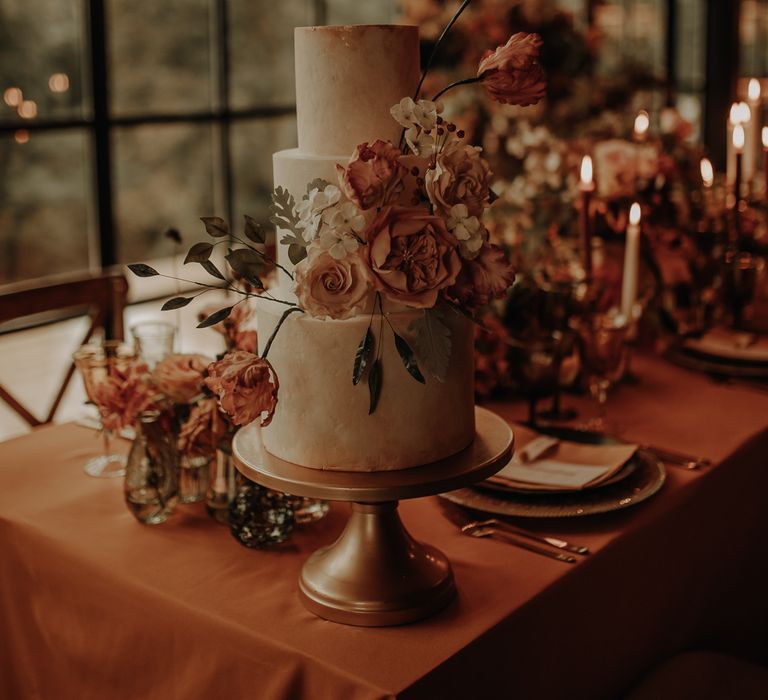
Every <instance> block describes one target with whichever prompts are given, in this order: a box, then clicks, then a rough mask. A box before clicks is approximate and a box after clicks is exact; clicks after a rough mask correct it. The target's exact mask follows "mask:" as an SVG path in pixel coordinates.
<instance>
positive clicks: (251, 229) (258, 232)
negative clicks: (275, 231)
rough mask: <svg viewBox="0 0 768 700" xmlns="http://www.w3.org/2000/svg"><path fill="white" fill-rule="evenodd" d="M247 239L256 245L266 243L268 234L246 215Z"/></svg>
mask: <svg viewBox="0 0 768 700" xmlns="http://www.w3.org/2000/svg"><path fill="white" fill-rule="evenodd" d="M244 230H245V237H246V238H247V239H248V240H249V241H253V242H254V243H266V241H267V232H266V231H265V230H264V227H263V226H262V225H261V224H260V223H258V222H257V221H256V219H254V218H253V217H251V216H248V214H246V215H245V229H244Z"/></svg>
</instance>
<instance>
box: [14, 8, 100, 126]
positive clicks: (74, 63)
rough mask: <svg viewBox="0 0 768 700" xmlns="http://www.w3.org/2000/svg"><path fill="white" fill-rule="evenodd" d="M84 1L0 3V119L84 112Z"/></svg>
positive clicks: (71, 114) (20, 120) (78, 115)
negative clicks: (82, 78) (1, 99)
mask: <svg viewBox="0 0 768 700" xmlns="http://www.w3.org/2000/svg"><path fill="white" fill-rule="evenodd" d="M84 27H85V19H84V17H83V3H82V2H77V1H76V0H58V1H57V2H51V0H24V2H13V3H8V2H5V3H2V4H0V93H1V94H2V97H3V101H2V102H0V120H2V121H11V122H14V121H19V122H23V121H26V120H29V121H34V119H35V118H37V117H43V118H52V117H64V118H66V117H68V118H80V117H82V116H83V85H82V82H81V76H82V74H83V67H82V56H83V41H84V38H83V30H84Z"/></svg>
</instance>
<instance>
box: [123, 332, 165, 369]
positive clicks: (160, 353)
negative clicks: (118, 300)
mask: <svg viewBox="0 0 768 700" xmlns="http://www.w3.org/2000/svg"><path fill="white" fill-rule="evenodd" d="M131 335H132V336H133V342H134V345H135V347H136V353H137V354H138V356H139V357H140V358H141V360H142V361H143V362H145V363H146V364H147V366H148V367H149V369H153V368H154V367H155V365H156V364H157V363H158V362H160V360H162V359H163V358H164V357H166V356H168V355H170V354H172V353H173V346H174V341H175V339H176V326H174V325H173V324H172V323H167V322H165V321H141V322H140V323H137V324H135V325H133V326H131Z"/></svg>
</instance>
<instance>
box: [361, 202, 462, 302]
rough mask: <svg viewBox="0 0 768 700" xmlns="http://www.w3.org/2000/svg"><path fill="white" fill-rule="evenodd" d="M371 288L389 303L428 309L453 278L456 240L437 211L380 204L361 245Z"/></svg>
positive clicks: (458, 266)
mask: <svg viewBox="0 0 768 700" xmlns="http://www.w3.org/2000/svg"><path fill="white" fill-rule="evenodd" d="M364 254H365V255H366V256H367V257H366V262H367V263H368V265H369V267H370V269H371V273H372V275H373V284H374V287H375V288H376V289H377V290H378V291H380V292H381V293H382V294H384V296H385V297H387V298H388V299H390V300H391V301H394V302H399V303H402V304H406V305H408V306H414V307H417V308H430V307H432V306H434V305H435V302H436V301H437V295H438V292H439V290H441V289H443V288H445V287H449V286H450V285H452V284H453V283H454V282H455V281H456V277H457V275H458V274H459V270H460V269H461V259H460V258H459V254H458V253H457V252H456V239H455V238H454V237H453V236H452V235H451V234H450V233H449V232H448V229H447V228H446V226H445V222H444V221H443V219H441V218H440V217H439V216H432V215H431V214H429V213H428V212H427V211H426V210H424V209H420V208H405V207H388V208H385V209H382V211H381V212H380V214H379V216H378V217H377V218H376V220H375V221H374V222H373V224H372V225H371V228H370V229H369V230H368V245H367V246H366V247H365V249H364Z"/></svg>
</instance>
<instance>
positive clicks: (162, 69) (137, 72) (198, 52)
mask: <svg viewBox="0 0 768 700" xmlns="http://www.w3.org/2000/svg"><path fill="white" fill-rule="evenodd" d="M210 4H211V3H210V2H208V0H163V2H143V3H140V4H137V3H136V2H134V1H133V0H109V1H108V3H107V10H108V14H107V22H108V26H107V40H108V41H109V48H108V50H109V59H110V60H109V63H110V71H111V79H112V85H111V99H112V110H113V111H114V114H115V115H118V116H126V115H132V114H146V113H151V114H158V113H163V112H179V111H199V110H209V109H210V108H211V100H212V94H213V89H212V87H211V31H210V28H211V17H210V7H209V6H210Z"/></svg>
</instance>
